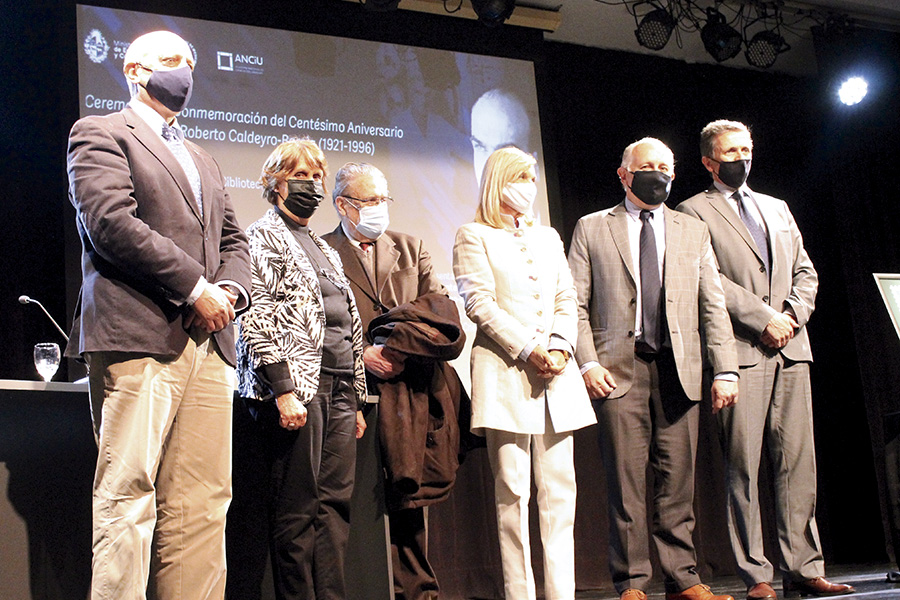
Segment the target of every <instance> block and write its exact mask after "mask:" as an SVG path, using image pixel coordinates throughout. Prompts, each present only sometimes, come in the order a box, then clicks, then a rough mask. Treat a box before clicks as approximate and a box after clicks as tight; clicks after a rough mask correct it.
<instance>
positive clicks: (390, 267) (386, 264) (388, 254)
mask: <svg viewBox="0 0 900 600" xmlns="http://www.w3.org/2000/svg"><path fill="white" fill-rule="evenodd" d="M399 260H400V251H399V250H397V248H395V247H394V241H393V240H391V239H390V238H388V237H387V236H386V235H382V236H381V237H379V238H378V239H377V240H375V285H376V286H378V298H379V302H380V301H381V300H380V299H381V292H382V291H383V290H384V284H385V283H387V280H388V278H389V276H390V274H391V273H393V272H394V268H395V267H396V266H397V262H399Z"/></svg>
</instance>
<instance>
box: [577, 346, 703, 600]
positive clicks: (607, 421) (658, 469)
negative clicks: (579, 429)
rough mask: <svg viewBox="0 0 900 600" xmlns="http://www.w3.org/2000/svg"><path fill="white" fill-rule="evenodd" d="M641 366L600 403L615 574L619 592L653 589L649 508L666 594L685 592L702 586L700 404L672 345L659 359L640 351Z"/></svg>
mask: <svg viewBox="0 0 900 600" xmlns="http://www.w3.org/2000/svg"><path fill="white" fill-rule="evenodd" d="M634 366H635V372H634V380H633V382H632V385H631V389H629V390H628V391H627V392H626V393H625V394H624V395H623V396H621V397H619V398H613V399H606V400H595V401H594V410H595V411H596V413H597V422H598V428H597V431H598V435H599V440H600V450H601V454H602V459H603V466H604V468H605V471H606V480H607V489H608V496H609V498H608V500H609V502H608V511H609V528H610V542H609V545H610V554H609V556H610V558H609V561H610V572H611V574H612V578H613V583H614V584H615V586H616V590H617V591H618V592H619V593H622V592H623V591H624V590H626V589H628V588H636V589H641V590H646V589H647V585H648V582H649V580H650V577H651V575H652V573H651V567H650V546H649V535H648V531H647V511H648V508H649V509H650V510H651V511H652V512H651V515H652V517H651V523H652V535H653V541H654V543H655V545H656V549H657V552H658V554H659V559H660V564H661V566H662V570H663V575H664V578H665V585H666V591H667V592H680V591H682V590H684V589H687V588H689V587H691V586H693V585H695V584H697V583H700V578H699V576H698V575H697V571H696V563H697V559H696V554H695V552H694V544H693V540H692V534H693V530H694V511H693V498H694V460H695V458H696V454H697V432H698V425H699V413H698V410H699V408H698V405H697V403H695V402H691V401H690V400H689V399H688V398H687V397H686V396H685V394H684V391H683V389H682V388H681V384H680V382H679V380H678V373H677V371H676V368H675V359H674V357H673V355H672V352H671V350H664V351H663V352H661V353H660V354H659V355H657V356H656V357H654V358H651V359H648V358H647V357H642V356H637V355H636V357H635V365H634ZM648 461H649V464H650V468H651V471H652V475H653V492H652V494H651V497H652V498H654V499H655V501H654V504H653V506H651V507H647V506H646V498H647V478H646V474H647V464H648Z"/></svg>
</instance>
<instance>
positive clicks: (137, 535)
mask: <svg viewBox="0 0 900 600" xmlns="http://www.w3.org/2000/svg"><path fill="white" fill-rule="evenodd" d="M88 358H89V361H90V365H91V374H90V388H91V410H92V413H93V418H94V430H95V434H96V436H97V440H98V446H99V452H98V457H97V469H96V472H95V474H94V499H93V520H94V529H93V561H92V577H91V599H92V600H143V599H144V598H145V597H147V596H148V595H149V597H151V598H159V599H161V600H187V599H191V600H194V599H196V600H207V599H209V600H216V599H221V598H223V597H224V593H225V514H226V513H227V511H228V505H229V503H230V502H231V418H232V411H231V403H232V394H233V385H234V384H233V382H234V370H233V369H232V368H231V367H230V366H229V365H228V364H227V363H225V361H223V360H222V358H221V357H220V356H219V355H218V354H217V353H216V351H215V344H214V342H212V341H211V340H210V339H209V337H208V336H206V335H203V334H200V335H198V336H197V341H196V342H195V340H194V339H191V340H189V341H188V345H187V347H186V348H185V349H184V351H183V352H182V354H181V355H180V356H179V357H178V358H176V359H175V360H173V361H170V362H161V361H159V360H158V359H156V358H152V357H145V356H142V357H135V356H134V355H130V354H125V353H119V352H93V353H91V354H90V355H89V357H88ZM148 585H149V594H147V588H148Z"/></svg>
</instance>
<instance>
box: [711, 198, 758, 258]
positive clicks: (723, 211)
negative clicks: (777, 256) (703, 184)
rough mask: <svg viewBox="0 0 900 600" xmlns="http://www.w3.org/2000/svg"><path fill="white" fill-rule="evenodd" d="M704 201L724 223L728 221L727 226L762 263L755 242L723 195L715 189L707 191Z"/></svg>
mask: <svg viewBox="0 0 900 600" xmlns="http://www.w3.org/2000/svg"><path fill="white" fill-rule="evenodd" d="M706 200H707V201H708V202H709V204H710V205H711V206H712V207H713V208H714V209H715V210H716V211H717V212H718V213H719V214H720V215H722V217H724V219H725V220H726V221H728V224H729V225H731V226H732V227H733V228H734V230H735V231H736V232H737V233H738V235H740V236H741V238H742V239H743V240H744V242H745V243H746V244H747V245H748V246H749V247H750V250H752V251H753V253H754V254H755V255H756V258H758V259H759V260H760V262H762V255H761V254H760V253H759V248H758V247H757V246H756V242H754V241H753V238H752V237H750V232H749V231H748V230H747V226H746V225H744V222H743V221H741V217H740V215H738V214H737V212H735V210H734V208H732V206H731V203H730V202H729V201H728V199H727V198H726V197H725V195H724V194H723V193H721V192H720V191H719V190H716V189H712V190H708V191H707V192H706ZM764 218H765V217H764Z"/></svg>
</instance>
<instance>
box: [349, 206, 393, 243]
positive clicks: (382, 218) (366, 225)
mask: <svg viewBox="0 0 900 600" xmlns="http://www.w3.org/2000/svg"><path fill="white" fill-rule="evenodd" d="M390 223H391V217H390V215H389V214H388V204H387V202H382V203H380V204H376V205H375V206H364V207H362V208H360V209H359V223H358V224H357V225H356V231H357V233H359V234H360V235H361V236H363V237H365V238H368V239H370V240H377V239H378V238H379V237H381V234H382V233H384V232H385V231H387V228H388V225H390Z"/></svg>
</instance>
